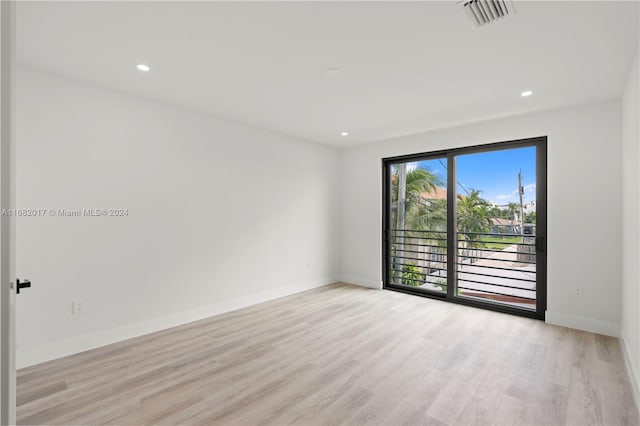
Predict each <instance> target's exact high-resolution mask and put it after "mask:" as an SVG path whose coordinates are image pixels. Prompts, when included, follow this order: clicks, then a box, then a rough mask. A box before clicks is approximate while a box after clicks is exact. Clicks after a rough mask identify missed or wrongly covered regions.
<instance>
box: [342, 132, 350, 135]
mask: <svg viewBox="0 0 640 426" xmlns="http://www.w3.org/2000/svg"><path fill="white" fill-rule="evenodd" d="M340 135H341V136H349V132H342V133H340Z"/></svg>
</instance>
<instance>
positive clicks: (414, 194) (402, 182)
mask: <svg viewBox="0 0 640 426" xmlns="http://www.w3.org/2000/svg"><path fill="white" fill-rule="evenodd" d="M442 184H443V183H442V180H441V179H440V178H438V177H437V176H436V175H435V174H433V173H431V171H429V170H426V169H421V168H416V169H413V170H411V171H409V172H407V171H406V163H402V164H398V165H397V166H396V170H395V172H394V173H393V175H392V176H391V205H392V216H391V220H392V223H394V224H395V226H396V234H395V238H394V240H395V250H396V252H401V253H402V256H403V257H416V256H408V255H409V254H411V253H412V252H413V251H414V250H411V251H410V252H405V250H404V245H405V236H406V237H407V238H411V239H413V240H415V239H418V241H421V240H422V239H423V238H424V237H425V234H424V233H422V232H410V231H406V228H407V227H409V228H410V229H415V230H416V231H422V230H427V226H428V222H429V221H428V220H425V219H426V218H428V209H429V206H428V205H427V204H426V203H425V201H426V200H424V198H423V197H422V193H424V192H433V191H435V190H436V188H437V187H438V186H440V185H442ZM433 219H435V217H434V218H433ZM445 220H446V219H445ZM432 221H433V220H432ZM410 242H412V241H411V240H410ZM412 248H416V247H412ZM415 251H418V250H415ZM413 254H414V255H415V253H413ZM394 257H395V256H394ZM416 260H418V259H416ZM402 263H403V262H398V264H397V266H396V268H395V270H396V274H395V277H396V280H397V281H398V283H400V280H401V276H402Z"/></svg>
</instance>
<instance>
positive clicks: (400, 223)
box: [396, 163, 407, 284]
mask: <svg viewBox="0 0 640 426" xmlns="http://www.w3.org/2000/svg"><path fill="white" fill-rule="evenodd" d="M406 204H407V163H399V164H398V214H397V218H396V219H397V220H396V227H397V230H396V232H397V234H396V246H397V249H396V253H400V256H404V222H405V207H406ZM396 265H397V267H396V284H402V265H398V264H397V263H396Z"/></svg>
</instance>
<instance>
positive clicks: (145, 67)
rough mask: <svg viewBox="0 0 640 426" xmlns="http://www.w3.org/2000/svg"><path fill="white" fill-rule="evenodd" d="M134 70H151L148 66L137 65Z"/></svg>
mask: <svg viewBox="0 0 640 426" xmlns="http://www.w3.org/2000/svg"><path fill="white" fill-rule="evenodd" d="M136 68H138V69H139V70H140V71H149V70H150V69H151V68H149V65H145V64H138V65H136Z"/></svg>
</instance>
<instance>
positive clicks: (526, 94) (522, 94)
mask: <svg viewBox="0 0 640 426" xmlns="http://www.w3.org/2000/svg"><path fill="white" fill-rule="evenodd" d="M531 95H533V92H532V91H531V90H525V91H524V92H522V93H520V96H522V97H523V98H526V97H529V96H531Z"/></svg>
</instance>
